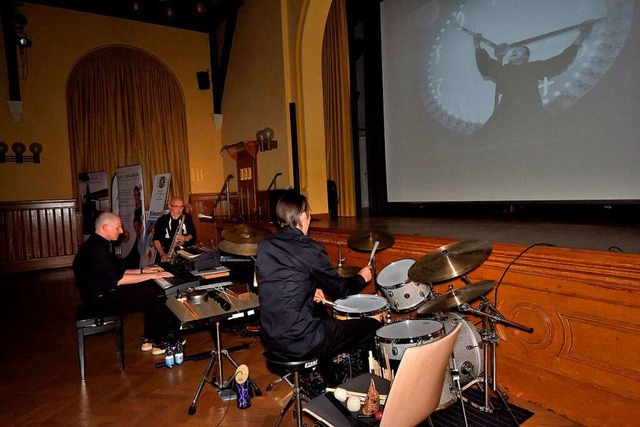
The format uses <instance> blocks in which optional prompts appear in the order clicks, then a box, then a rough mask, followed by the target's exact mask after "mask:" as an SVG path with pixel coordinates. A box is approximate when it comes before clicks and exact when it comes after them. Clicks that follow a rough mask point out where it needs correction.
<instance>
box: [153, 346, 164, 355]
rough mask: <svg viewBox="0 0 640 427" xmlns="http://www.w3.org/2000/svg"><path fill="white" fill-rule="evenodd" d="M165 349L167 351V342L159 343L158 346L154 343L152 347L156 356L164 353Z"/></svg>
mask: <svg viewBox="0 0 640 427" xmlns="http://www.w3.org/2000/svg"><path fill="white" fill-rule="evenodd" d="M165 351H167V345H166V344H158V346H157V347H156V346H155V345H154V346H153V347H152V348H151V354H153V355H154V356H159V355H161V354H164V352H165Z"/></svg>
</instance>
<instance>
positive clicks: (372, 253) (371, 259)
mask: <svg viewBox="0 0 640 427" xmlns="http://www.w3.org/2000/svg"><path fill="white" fill-rule="evenodd" d="M379 244H380V242H379V241H378V240H376V241H375V242H374V243H373V249H371V256H370V257H369V264H368V265H371V263H373V257H374V256H375V255H376V249H378V245H379Z"/></svg>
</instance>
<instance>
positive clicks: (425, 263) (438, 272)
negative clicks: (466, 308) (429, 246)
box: [407, 240, 491, 283]
mask: <svg viewBox="0 0 640 427" xmlns="http://www.w3.org/2000/svg"><path fill="white" fill-rule="evenodd" d="M489 255H491V243H490V242H487V241H484V240H467V241H464V242H454V243H450V244H448V245H445V246H441V247H440V248H438V249H437V250H436V251H435V252H431V253H429V254H427V255H425V256H423V257H422V258H420V259H419V260H418V261H416V262H415V264H413V265H412V266H411V268H410V269H409V272H408V274H407V275H408V276H409V279H411V280H413V281H414V282H420V283H435V282H442V281H443V280H449V279H454V278H456V277H458V276H461V275H463V274H466V273H468V272H469V271H471V270H473V269H474V268H476V267H477V266H479V265H480V264H482V263H483V262H484V261H485V260H486V259H487V258H489Z"/></svg>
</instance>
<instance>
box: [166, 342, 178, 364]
mask: <svg viewBox="0 0 640 427" xmlns="http://www.w3.org/2000/svg"><path fill="white" fill-rule="evenodd" d="M166 346H167V348H166V350H165V352H164V364H165V365H167V368H173V364H174V363H175V357H174V355H173V347H171V345H169V343H166Z"/></svg>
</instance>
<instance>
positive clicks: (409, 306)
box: [376, 258, 432, 313]
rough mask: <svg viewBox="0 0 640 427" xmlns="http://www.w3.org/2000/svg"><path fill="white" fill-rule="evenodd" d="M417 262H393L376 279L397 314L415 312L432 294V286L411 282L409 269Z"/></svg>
mask: <svg viewBox="0 0 640 427" xmlns="http://www.w3.org/2000/svg"><path fill="white" fill-rule="evenodd" d="M415 262H416V261H415V260H413V259H409V258H407V259H401V260H399V261H395V262H392V263H391V264H389V265H387V266H386V267H385V268H383V269H382V271H381V272H380V274H378V277H377V279H376V280H377V282H378V285H379V286H380V289H381V290H382V293H383V294H384V296H385V297H386V298H387V301H389V304H390V306H391V309H392V310H393V311H395V312H396V313H405V312H407V311H411V310H414V309H415V308H416V307H417V306H419V305H420V304H421V303H423V302H424V301H425V300H426V299H427V298H428V297H429V296H430V295H431V293H432V289H431V285H428V284H425V283H418V282H413V281H411V280H409V278H408V274H409V269H410V268H411V266H412V265H413V264H415Z"/></svg>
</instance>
